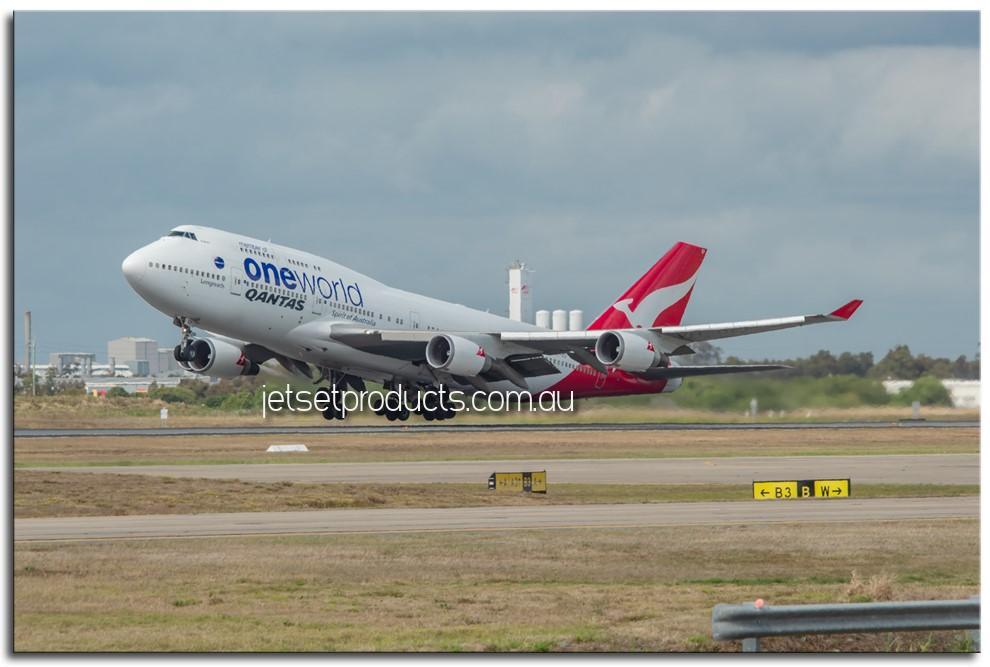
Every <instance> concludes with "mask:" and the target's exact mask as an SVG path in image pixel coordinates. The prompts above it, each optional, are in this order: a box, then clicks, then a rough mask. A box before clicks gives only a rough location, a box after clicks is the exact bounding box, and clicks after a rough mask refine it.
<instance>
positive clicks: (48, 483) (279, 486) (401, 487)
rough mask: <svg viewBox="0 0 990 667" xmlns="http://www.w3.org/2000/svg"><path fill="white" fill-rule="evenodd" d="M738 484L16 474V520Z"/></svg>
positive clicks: (646, 499)
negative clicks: (525, 489)
mask: <svg viewBox="0 0 990 667" xmlns="http://www.w3.org/2000/svg"><path fill="white" fill-rule="evenodd" d="M750 493H751V489H750V487H749V486H748V485H738V484H554V486H553V489H552V490H551V492H550V493H547V494H538V493H536V494H520V493H494V492H492V491H489V490H488V489H487V488H486V487H485V486H484V485H481V484H300V483H293V482H281V483H255V482H242V481H239V480H218V479H182V478H173V477H154V476H148V475H115V474H101V473H92V474H79V473H64V472H37V471H26V470H19V471H17V472H15V473H14V516H15V517H16V518H34V517H54V516H110V515H124V514H196V513H202V512H277V511H289V510H301V509H329V508H338V507H344V508H346V507H474V506H479V505H489V506H519V505H524V506H542V505H572V504H575V503H655V502H686V501H711V500H725V501H732V500H749V499H750ZM978 493H979V486H978V485H975V484H972V485H969V484H967V485H936V484H857V485H856V497H857V498H878V497H917V496H958V495H977V494H978Z"/></svg>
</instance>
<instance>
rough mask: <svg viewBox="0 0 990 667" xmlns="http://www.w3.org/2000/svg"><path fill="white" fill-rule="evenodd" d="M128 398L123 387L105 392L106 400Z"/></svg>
mask: <svg viewBox="0 0 990 667" xmlns="http://www.w3.org/2000/svg"><path fill="white" fill-rule="evenodd" d="M129 396H130V394H129V393H127V390H126V389H124V388H123V387H113V388H112V389H110V391H108V392H107V398H128V397H129Z"/></svg>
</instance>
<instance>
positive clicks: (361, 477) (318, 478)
mask: <svg viewBox="0 0 990 667" xmlns="http://www.w3.org/2000/svg"><path fill="white" fill-rule="evenodd" d="M39 470H59V471H63V472H76V473H86V472H107V473H121V474H131V475H133V474H144V475H162V476H167V477H205V478H211V479H241V480H245V481H252V482H283V481H285V482H313V483H316V482H324V483H326V482H365V483H384V484H393V483H400V482H405V483H432V482H477V483H483V482H484V481H485V480H486V479H488V476H489V475H490V474H492V473H493V472H496V471H499V472H509V471H518V470H546V471H547V475H548V477H549V480H550V482H551V484H552V483H554V482H557V483H562V482H564V483H567V482H570V483H586V484H592V483H595V484H687V483H692V484H693V483H721V484H749V483H750V482H752V481H754V480H761V479H762V480H774V479H815V478H818V479H826V478H847V477H848V478H851V479H852V481H853V485H855V484H856V483H885V484H978V483H979V482H980V457H979V455H978V454H919V455H890V456H741V457H716V458H710V459H703V458H666V459H563V460H547V459H543V460H540V459H531V460H507V461H404V462H399V463H246V464H228V465H156V466H92V467H90V466H86V467H64V468H39Z"/></svg>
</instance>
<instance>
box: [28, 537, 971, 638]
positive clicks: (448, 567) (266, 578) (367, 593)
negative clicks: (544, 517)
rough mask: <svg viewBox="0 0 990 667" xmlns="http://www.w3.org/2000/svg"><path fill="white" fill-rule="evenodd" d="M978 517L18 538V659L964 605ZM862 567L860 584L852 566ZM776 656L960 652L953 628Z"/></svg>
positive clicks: (686, 631) (673, 625) (649, 629)
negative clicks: (897, 603)
mask: <svg viewBox="0 0 990 667" xmlns="http://www.w3.org/2000/svg"><path fill="white" fill-rule="evenodd" d="M978 542H979V525H978V522H977V521H972V520H953V521H937V522H929V521H905V522H896V523H876V522H870V523H862V524H828V525H816V524H794V525H767V526H733V527H685V528H676V529H675V528H637V529H605V530H583V529H564V530H545V531H515V532H511V531H506V532H478V533H431V534H410V533H404V534H388V535H338V536H305V537H302V536H299V537H256V538H227V539H194V540H155V541H124V542H93V543H73V544H64V543H62V544H50V543H49V544H45V543H33V544H17V545H15V548H14V605H15V606H14V610H15V611H14V649H15V650H17V651H37V650H45V651H65V650H69V651H80V650H82V651H91V650H104V651H105V650H110V651H117V650H130V651H167V650H184V651H190V650H192V651H219V650H223V651H230V650H240V651H279V650H283V651H300V650H318V651H319V650H337V651H339V650H399V651H406V650H412V651H419V650H438V651H475V650H509V651H512V650H522V651H560V650H565V651H566V650H575V651H644V650H645V651H671V650H673V651H698V650H738V644H737V643H713V642H712V640H711V638H710V637H711V607H712V606H713V605H714V604H716V603H719V602H744V601H751V600H753V599H755V598H757V597H762V598H764V599H766V600H767V601H768V603H769V604H796V603H812V602H848V601H867V600H885V599H934V598H946V599H948V598H962V597H967V596H970V595H974V594H976V593H977V592H978V591H979V555H978V552H979V549H978ZM854 573H855V574H854ZM764 646H765V648H767V649H770V650H774V649H777V650H780V649H789V650H815V651H818V650H836V649H839V650H881V651H887V650H912V651H918V650H969V644H968V643H967V641H966V640H965V638H964V637H963V636H962V634H961V633H937V634H934V635H930V634H928V633H921V634H899V635H877V636H869V635H866V636H837V637H829V638H815V637H811V638H789V639H776V640H768V641H767V642H766V643H765V644H764Z"/></svg>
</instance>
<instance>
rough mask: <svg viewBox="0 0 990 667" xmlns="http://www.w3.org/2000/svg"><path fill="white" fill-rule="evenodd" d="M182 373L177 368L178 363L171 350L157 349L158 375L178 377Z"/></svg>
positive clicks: (167, 348)
mask: <svg viewBox="0 0 990 667" xmlns="http://www.w3.org/2000/svg"><path fill="white" fill-rule="evenodd" d="M183 372H184V371H183V369H182V368H180V367H179V362H178V361H176V360H175V354H173V348H171V347H160V348H158V374H159V375H179V374H182V373H183Z"/></svg>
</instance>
